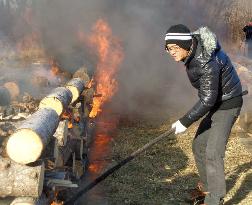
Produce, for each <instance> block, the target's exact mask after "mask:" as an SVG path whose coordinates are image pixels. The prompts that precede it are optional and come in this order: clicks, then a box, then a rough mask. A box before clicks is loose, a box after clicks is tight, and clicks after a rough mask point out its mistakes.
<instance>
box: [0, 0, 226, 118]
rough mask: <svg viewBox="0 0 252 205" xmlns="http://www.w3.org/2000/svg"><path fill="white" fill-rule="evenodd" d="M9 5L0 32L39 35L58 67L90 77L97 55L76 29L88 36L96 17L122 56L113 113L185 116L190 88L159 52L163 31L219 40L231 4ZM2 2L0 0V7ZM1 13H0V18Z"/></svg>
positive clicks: (104, 0)
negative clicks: (198, 32)
mask: <svg viewBox="0 0 252 205" xmlns="http://www.w3.org/2000/svg"><path fill="white" fill-rule="evenodd" d="M7 2H8V1H7ZM10 2H12V3H11V4H9V5H7V6H8V7H11V8H12V9H11V10H12V11H13V12H12V13H5V15H4V16H5V18H1V20H0V29H1V30H3V31H5V32H7V33H9V34H11V35H10V36H11V38H12V40H13V41H17V40H18V39H20V38H22V36H24V35H25V34H27V33H29V32H31V31H32V30H33V31H34V30H35V31H37V32H39V33H40V35H41V39H42V43H43V46H44V48H45V50H46V53H47V55H50V56H53V57H54V58H55V59H56V60H57V61H58V62H59V64H60V65H61V67H62V68H63V69H65V70H68V71H70V72H73V71H75V70H76V69H77V68H79V67H80V66H82V65H85V66H87V67H88V69H89V73H90V74H91V75H92V74H93V72H94V69H95V66H96V63H97V57H96V56H95V55H94V54H93V53H91V52H90V50H89V49H88V48H86V47H85V46H83V45H80V42H79V41H78V39H77V37H78V36H77V31H78V30H82V31H84V32H85V33H89V32H90V30H91V28H92V25H94V23H95V22H96V21H97V20H98V19H100V18H102V19H105V20H106V21H108V24H109V25H110V26H111V27H112V31H113V34H114V35H115V36H117V37H118V38H119V39H120V40H121V43H122V46H123V48H124V56H125V58H124V61H123V64H122V65H121V68H120V71H119V72H118V75H117V80H118V82H119V90H118V92H117V94H116V95H115V96H114V99H113V103H112V105H113V107H114V109H116V110H117V112H122V110H123V112H126V113H137V114H142V113H144V114H153V115H155V114H166V113H171V112H174V113H178V111H180V112H184V111H186V110H187V109H188V108H190V107H191V106H192V105H193V103H194V102H195V101H196V95H195V94H196V93H195V90H193V88H192V87H191V85H190V82H189V80H188V79H187V76H186V73H185V70H184V66H183V65H182V64H180V63H174V62H173V61H172V59H171V58H170V57H169V56H168V55H167V53H166V52H165V50H164V35H165V32H166V30H167V29H168V28H169V27H170V26H171V25H173V24H178V23H182V24H185V25H187V26H188V27H189V28H191V30H195V29H197V27H199V26H201V25H207V26H209V27H210V28H211V29H212V30H213V31H214V32H217V36H218V35H219V36H220V37H223V36H224V35H225V32H226V27H225V25H224V19H223V18H221V17H220V15H221V16H222V15H223V12H224V10H225V9H224V8H225V6H226V4H227V3H228V2H229V3H230V1H227V0H222V1H220V0H219V1H217V0H213V1H211V2H209V1H206V0H204V1H200V2H199V1H197V0H177V1H167V0H155V1H153V0H145V1H143V0H128V1H118V0H85V1H83V0H73V1H69V0H40V1H36V0H30V1H28V0H12V1H10ZM1 3H2V6H1ZM6 4H7V3H6V1H4V0H2V1H1V0H0V9H1V8H3V6H5V7H6ZM24 5H25V6H24ZM216 6H217V9H216ZM27 7H28V8H31V10H28V11H27V12H25V13H27V15H29V11H31V12H32V16H33V18H32V19H31V21H26V20H25V18H21V17H20V16H19V15H20V14H21V13H24V12H21V11H25V9H27ZM3 11H4V10H0V17H2V14H3ZM1 12H2V13H1ZM216 12H218V13H219V14H218V15H216ZM218 16H219V17H220V18H218ZM20 21H21V23H20Z"/></svg>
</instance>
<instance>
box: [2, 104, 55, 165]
mask: <svg viewBox="0 0 252 205" xmlns="http://www.w3.org/2000/svg"><path fill="white" fill-rule="evenodd" d="M58 124H59V116H58V115H57V113H56V111H55V110H52V109H47V108H44V109H40V110H38V111H37V112H35V113H34V114H33V115H32V116H31V117H30V118H28V119H27V120H25V122H24V123H23V124H22V125H21V126H20V127H19V128H18V129H17V130H16V131H15V132H14V134H12V135H11V136H10V138H9V140H8V142H7V146H6V150H7V154H8V156H9V157H10V158H11V159H12V160H14V161H15V162H17V163H21V164H28V163H30V162H35V161H36V160H37V159H38V158H39V157H40V156H41V153H42V151H43V149H44V148H45V146H46V145H47V144H48V142H49V141H50V139H51V137H52V136H53V134H54V132H55V130H56V128H57V127H58Z"/></svg>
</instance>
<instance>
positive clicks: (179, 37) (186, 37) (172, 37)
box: [165, 33, 192, 41]
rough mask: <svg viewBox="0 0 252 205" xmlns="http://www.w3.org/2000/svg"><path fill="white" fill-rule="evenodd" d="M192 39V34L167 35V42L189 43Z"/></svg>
mask: <svg viewBox="0 0 252 205" xmlns="http://www.w3.org/2000/svg"><path fill="white" fill-rule="evenodd" d="M191 39H192V34H191V33H167V34H166V35H165V40H166V41H167V40H182V41H187V40H191Z"/></svg>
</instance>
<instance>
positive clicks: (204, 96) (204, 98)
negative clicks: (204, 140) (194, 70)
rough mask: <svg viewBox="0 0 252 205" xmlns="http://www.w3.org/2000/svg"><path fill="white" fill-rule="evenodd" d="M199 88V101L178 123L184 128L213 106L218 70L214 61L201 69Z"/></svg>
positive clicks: (216, 90) (215, 96)
mask: <svg viewBox="0 0 252 205" xmlns="http://www.w3.org/2000/svg"><path fill="white" fill-rule="evenodd" d="M202 72H203V73H202V76H201V77H200V88H199V91H198V96H199V101H198V102H197V103H196V104H195V105H194V106H193V107H192V108H191V109H190V110H189V112H188V113H187V114H185V115H184V116H183V117H182V118H181V119H180V120H179V121H180V122H181V124H182V125H184V126H185V127H189V126H190V125H191V124H192V123H194V122H195V121H197V120H199V119H200V118H201V117H203V116H204V115H205V114H206V113H208V111H209V110H210V109H211V108H212V107H213V106H214V105H215V103H216V100H217V96H218V91H219V90H218V89H219V76H220V69H219V67H218V65H217V63H216V62H215V61H210V62H208V63H207V64H206V65H205V66H204V68H202Z"/></svg>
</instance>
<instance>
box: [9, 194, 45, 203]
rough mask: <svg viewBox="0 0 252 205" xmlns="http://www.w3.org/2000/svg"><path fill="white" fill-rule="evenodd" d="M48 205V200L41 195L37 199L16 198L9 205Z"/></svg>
mask: <svg viewBox="0 0 252 205" xmlns="http://www.w3.org/2000/svg"><path fill="white" fill-rule="evenodd" d="M48 203H49V200H48V199H47V198H46V197H45V196H44V195H42V197H39V198H33V197H17V198H15V199H14V200H13V201H12V202H11V204H10V205H46V204H48Z"/></svg>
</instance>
